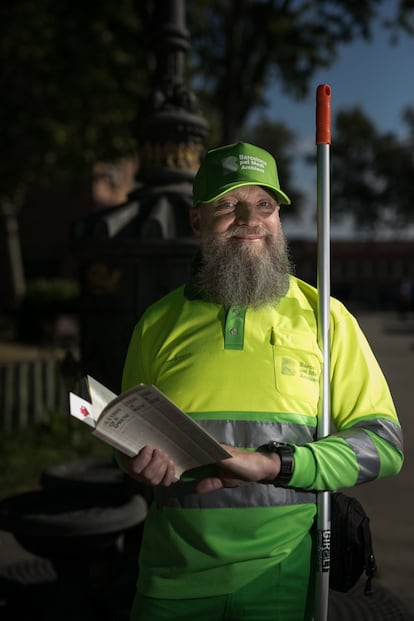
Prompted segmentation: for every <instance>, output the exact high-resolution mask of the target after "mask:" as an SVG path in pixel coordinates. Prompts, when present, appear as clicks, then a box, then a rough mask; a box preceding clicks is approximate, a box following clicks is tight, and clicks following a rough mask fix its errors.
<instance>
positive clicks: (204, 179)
mask: <svg viewBox="0 0 414 621" xmlns="http://www.w3.org/2000/svg"><path fill="white" fill-rule="evenodd" d="M244 185H260V186H263V187H265V188H269V189H270V190H272V191H273V192H274V193H275V194H276V196H277V198H278V201H279V203H281V204H285V205H290V198H289V197H288V196H287V195H286V194H285V193H284V192H283V190H281V189H280V185H279V177H278V174H277V166H276V162H275V159H274V158H273V156H272V155H270V153H269V152H268V151H265V150H264V149H261V148H260V147H256V146H254V145H252V144H248V143H247V142H237V143H234V144H229V145H226V146H224V147H219V148H217V149H211V151H208V152H207V154H206V156H205V158H204V160H203V161H202V163H201V165H200V168H199V170H198V172H197V174H196V176H195V178H194V183H193V201H194V205H198V204H199V203H211V202H212V201H214V200H216V199H217V198H219V197H220V196H222V195H223V194H225V193H226V192H229V191H230V190H234V189H236V188H240V187H242V186H244Z"/></svg>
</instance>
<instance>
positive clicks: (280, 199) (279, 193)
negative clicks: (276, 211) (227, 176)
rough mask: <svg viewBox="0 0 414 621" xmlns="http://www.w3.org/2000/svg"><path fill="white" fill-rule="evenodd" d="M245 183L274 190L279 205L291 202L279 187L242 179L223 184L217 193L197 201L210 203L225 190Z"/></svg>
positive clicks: (228, 190)
mask: <svg viewBox="0 0 414 621" xmlns="http://www.w3.org/2000/svg"><path fill="white" fill-rule="evenodd" d="M246 185H258V186H260V187H263V188H268V189H269V190H271V191H272V192H274V194H276V196H277V198H278V202H279V203H280V204H281V205H290V204H291V200H290V198H289V197H288V195H287V194H285V193H284V192H283V190H280V189H279V188H275V187H274V186H272V185H270V184H268V183H252V182H251V181H244V182H242V183H229V184H227V185H223V186H221V188H220V192H219V193H218V194H215V195H214V196H213V197H212V198H209V199H208V200H203V201H199V202H202V203H212V202H213V201H215V200H217V199H218V198H220V196H223V194H226V192H230V190H235V189H236V188H241V187H243V186H246Z"/></svg>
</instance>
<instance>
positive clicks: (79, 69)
mask: <svg viewBox="0 0 414 621" xmlns="http://www.w3.org/2000/svg"><path fill="white" fill-rule="evenodd" d="M146 5H147V3H140V2H134V0H118V1H117V2H116V3H113V2H111V1H110V0H103V1H101V2H99V3H94V2H83V3H76V2H70V0H59V2H53V0H39V2H33V1H32V0H17V1H16V2H11V1H10V0H8V1H6V2H5V3H2V5H1V8H0V61H1V62H0V90H1V93H2V97H1V102H0V123H1V127H2V140H1V146H0V149H1V152H2V157H1V165H0V195H1V196H2V197H3V199H4V197H8V198H9V199H12V200H14V197H15V196H16V192H17V190H20V191H21V189H22V188H24V187H25V186H26V185H27V184H28V183H31V182H34V181H36V183H40V182H45V183H46V182H48V181H50V180H51V179H52V180H53V183H56V181H60V180H62V179H73V178H76V177H79V175H82V174H84V173H85V171H86V170H88V169H90V167H91V165H92V163H93V162H95V161H96V160H97V159H98V158H102V157H112V158H116V157H117V156H119V155H124V154H125V153H128V152H129V151H131V149H133V148H134V143H133V140H132V136H131V132H130V127H129V123H130V122H131V121H132V119H133V118H134V116H135V114H136V113H137V99H138V97H139V96H140V94H141V93H142V91H143V89H144V88H145V86H146V83H147V76H148V66H147V64H148V58H147V57H146V55H145V54H143V49H145V44H146V43H145V42H146V33H145V25H144V22H145V19H146V17H147V16H146V15H145V14H144V13H145V11H144V8H145V6H146Z"/></svg>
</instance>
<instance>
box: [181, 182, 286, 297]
mask: <svg viewBox="0 0 414 621" xmlns="http://www.w3.org/2000/svg"><path fill="white" fill-rule="evenodd" d="M191 224H192V227H193V231H194V234H195V236H196V237H198V238H200V240H201V256H202V261H201V264H200V266H199V268H198V271H197V275H196V283H197V285H198V287H199V289H200V291H201V292H203V294H204V295H205V296H206V297H207V298H208V299H209V300H211V301H214V302H217V303H219V304H223V305H224V306H226V307H229V306H233V305H238V304H240V305H245V306H248V305H250V306H253V307H258V306H262V305H263V304H269V303H275V302H276V301H277V300H279V299H280V298H281V297H283V296H284V295H285V294H286V292H287V290H288V287H289V271H290V263H289V257H288V252H287V248H286V240H285V238H284V235H283V231H282V227H281V224H280V220H279V206H278V204H277V201H276V199H275V198H274V196H273V195H272V194H271V193H270V192H268V191H267V190H265V189H264V188H262V187H259V186H244V187H242V188H238V189H237V190H233V191H230V192H227V193H226V194H225V195H224V196H222V197H221V198H219V199H217V200H216V201H214V202H212V203H205V204H203V205H200V206H199V207H196V208H194V209H192V210H191Z"/></svg>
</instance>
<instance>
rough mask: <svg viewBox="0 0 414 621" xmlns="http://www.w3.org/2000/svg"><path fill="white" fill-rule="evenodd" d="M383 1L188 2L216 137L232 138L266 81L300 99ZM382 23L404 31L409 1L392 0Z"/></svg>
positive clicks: (367, 30) (365, 31)
mask: <svg viewBox="0 0 414 621" xmlns="http://www.w3.org/2000/svg"><path fill="white" fill-rule="evenodd" d="M383 4H384V1H383V0H358V1H352V2H350V1H349V0H260V1H256V0H225V1H224V0H198V1H197V2H191V1H190V2H189V3H188V15H189V24H190V29H191V34H192V46H193V50H194V54H193V55H192V61H193V67H194V71H195V73H196V75H198V76H202V85H203V88H202V89H201V91H200V92H201V95H202V97H203V102H204V105H205V108H206V109H208V110H209V111H211V113H212V114H213V115H217V116H218V123H219V126H220V128H219V132H218V133H219V135H220V138H221V140H222V142H231V141H232V140H234V139H235V138H236V137H237V135H238V133H239V132H240V130H241V128H242V127H243V126H244V125H245V124H246V121H247V119H248V115H249V113H250V112H251V111H252V110H253V109H255V108H257V107H258V106H261V105H262V106H263V105H264V104H265V103H268V102H266V100H265V92H266V89H267V87H268V86H269V84H270V83H271V82H274V83H278V84H280V86H281V88H282V90H283V91H285V92H286V93H287V94H289V95H291V96H292V97H296V98H300V97H301V96H303V95H305V94H306V93H307V91H308V88H309V84H310V81H311V78H312V76H313V75H314V73H315V71H316V70H317V69H320V68H321V67H328V66H330V65H332V64H333V63H334V62H335V60H336V57H337V51H338V48H339V46H340V45H341V44H346V43H349V42H351V41H352V40H353V39H355V38H358V37H363V38H365V39H368V38H369V37H370V36H371V29H372V26H373V24H374V22H375V21H376V20H377V19H379V11H380V8H381V5H383ZM394 11H395V13H394V15H393V17H392V18H391V19H390V20H389V21H388V22H387V23H386V24H384V26H386V27H388V28H392V29H393V30H392V32H393V34H394V35H395V36H396V35H397V33H398V32H399V29H400V28H404V29H406V30H409V24H410V22H409V20H408V18H407V15H408V14H409V6H408V3H407V2H405V0H398V1H396V2H395V5H394Z"/></svg>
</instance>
